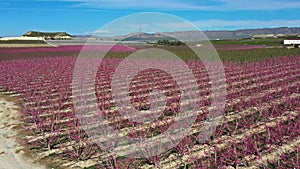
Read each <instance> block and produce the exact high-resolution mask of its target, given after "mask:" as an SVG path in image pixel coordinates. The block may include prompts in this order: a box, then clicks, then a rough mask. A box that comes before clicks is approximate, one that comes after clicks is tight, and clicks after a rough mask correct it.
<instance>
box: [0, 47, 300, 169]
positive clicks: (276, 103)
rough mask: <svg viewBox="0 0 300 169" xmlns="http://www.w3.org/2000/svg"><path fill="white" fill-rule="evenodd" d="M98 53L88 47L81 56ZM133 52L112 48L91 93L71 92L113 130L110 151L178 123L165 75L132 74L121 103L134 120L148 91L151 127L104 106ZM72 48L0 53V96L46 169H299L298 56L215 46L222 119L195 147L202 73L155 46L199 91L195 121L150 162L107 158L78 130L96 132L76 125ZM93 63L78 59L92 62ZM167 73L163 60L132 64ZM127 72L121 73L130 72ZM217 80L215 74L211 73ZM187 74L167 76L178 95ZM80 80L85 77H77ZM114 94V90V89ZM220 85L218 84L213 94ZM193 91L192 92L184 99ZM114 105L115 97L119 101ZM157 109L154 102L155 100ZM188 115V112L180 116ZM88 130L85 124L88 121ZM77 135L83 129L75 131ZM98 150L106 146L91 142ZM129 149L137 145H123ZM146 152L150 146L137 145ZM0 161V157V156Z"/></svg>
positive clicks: (202, 107) (205, 87)
mask: <svg viewBox="0 0 300 169" xmlns="http://www.w3.org/2000/svg"><path fill="white" fill-rule="evenodd" d="M107 47H109V46H108V45H102V46H101V47H99V46H89V47H88V48H87V51H88V52H90V53H95V52H96V51H97V52H99V51H101V49H103V50H104V49H106V48H107ZM148 47H149V46H146V47H141V46H138V47H136V46H125V45H117V46H115V47H114V48H113V49H112V50H111V52H109V53H108V54H107V56H106V57H105V58H104V59H103V61H102V63H101V64H100V65H99V69H98V71H97V74H96V79H95V90H94V91H93V90H89V92H88V93H84V94H81V96H82V97H83V98H89V96H91V95H95V96H96V100H88V101H87V102H88V103H89V104H87V105H85V106H87V107H89V106H90V107H91V109H93V108H92V106H94V104H93V103H97V104H96V106H98V108H99V110H100V112H92V115H91V116H90V118H91V119H93V118H94V119H96V118H98V117H99V116H102V117H104V118H105V119H106V120H107V123H108V124H109V125H110V126H111V127H112V128H114V129H115V130H117V131H118V132H119V135H118V136H117V137H118V138H119V139H120V140H121V141H120V143H119V146H118V149H120V150H124V151H125V152H126V153H129V154H130V152H127V151H126V148H128V147H127V146H128V144H126V142H122V138H123V137H125V136H129V137H132V138H150V137H151V138H153V139H154V140H155V139H159V135H160V134H161V133H162V132H164V131H166V130H167V129H168V128H169V127H170V126H171V125H172V124H174V122H175V121H176V120H177V118H178V116H179V110H180V106H181V105H182V104H187V105H189V104H191V103H190V102H185V103H181V102H180V100H181V92H180V90H179V87H178V84H176V82H175V81H174V79H173V78H172V76H170V75H169V74H168V73H166V72H164V71H161V70H157V69H149V70H145V71H143V72H140V73H139V74H137V75H136V76H135V77H134V79H133V80H132V82H131V84H130V91H129V93H130V94H129V96H130V98H131V100H130V102H131V103H132V105H133V106H134V107H135V109H136V110H138V111H140V114H136V115H134V116H142V115H143V114H145V113H146V112H147V110H148V109H149V107H150V102H149V98H151V91H152V90H153V89H154V88H156V89H160V90H161V91H163V93H164V95H165V96H166V106H164V107H159V108H161V109H162V110H163V114H162V115H160V116H159V117H158V118H157V119H156V120H155V121H153V122H146V123H138V122H132V121H131V120H130V119H128V118H126V117H123V116H122V115H121V114H120V113H119V112H118V108H117V107H116V104H115V102H116V100H114V99H113V96H112V89H111V81H112V75H113V74H114V72H115V70H116V69H117V67H118V65H119V63H121V62H122V61H123V60H124V58H125V57H127V56H128V55H130V54H131V53H132V52H135V51H136V50H137V49H140V48H148ZM81 48H82V46H62V47H57V48H14V49H12V48H0V74H1V76H0V90H1V93H2V94H5V95H14V96H18V98H19V107H20V113H21V120H22V122H24V123H22V127H20V128H21V129H19V130H21V131H22V132H23V133H26V135H25V136H24V137H23V139H22V140H21V141H22V142H23V145H24V146H26V148H27V149H28V150H29V151H30V152H32V153H33V154H35V156H37V157H38V158H39V159H40V161H41V163H42V164H45V165H46V166H47V167H49V168H76V167H79V168H111V169H112V168H169V169H173V168H212V169H215V168H300V161H299V153H300V146H299V145H300V138H299V137H300V132H299V131H300V128H299V127H300V120H299V117H300V50H299V49H291V50H288V49H280V48H274V49H267V48H264V46H259V45H255V46H246V45H238V46H236V45H228V44H226V45H220V44H219V45H216V49H217V50H218V52H219V55H220V58H221V60H222V61H224V68H225V74H226V83H227V93H226V105H225V112H224V117H220V118H221V120H220V123H219V124H218V126H217V128H216V131H215V132H214V133H213V135H212V136H210V139H209V141H207V142H205V143H199V142H198V141H197V136H198V134H199V133H200V132H201V128H202V126H203V123H204V121H205V120H206V117H207V115H208V113H209V110H211V109H214V108H213V107H211V98H212V96H211V83H210V79H209V76H208V72H207V70H206V69H205V67H204V65H203V64H202V62H201V61H200V60H198V59H196V57H195V54H193V52H192V51H190V50H189V49H187V48H186V47H185V46H180V47H160V48H161V49H165V50H169V51H171V52H173V53H175V54H177V55H179V56H180V57H181V58H182V59H183V60H184V62H185V63H186V64H187V65H188V67H189V68H190V69H191V70H192V72H193V74H194V76H195V78H196V82H197V85H198V90H199V97H198V100H197V102H198V103H199V107H198V108H197V112H196V113H197V118H196V121H195V123H194V124H193V127H192V130H191V131H188V132H189V133H188V136H187V137H185V138H184V139H183V140H182V141H181V142H180V143H179V144H177V145H174V148H172V149H170V150H169V151H167V152H165V153H162V154H159V155H156V156H153V157H150V158H137V159H136V158H129V157H126V156H125V155H127V154H126V153H125V154H124V156H115V155H114V154H112V153H110V152H108V151H105V150H103V149H102V148H101V147H99V146H98V145H97V144H95V143H94V142H92V141H91V138H90V137H88V135H87V133H86V132H85V131H87V130H95V129H97V127H99V126H101V125H103V124H99V123H90V124H89V125H86V124H85V125H81V124H80V122H79V120H78V118H77V117H76V115H75V109H74V105H73V98H74V96H73V93H76V91H74V86H76V85H78V84H73V83H72V80H73V77H75V78H77V76H76V75H75V76H73V72H74V66H75V63H76V59H77V56H78V54H79V52H80V50H81ZM93 59H95V58H93V57H87V58H86V60H87V61H89V62H93ZM140 61H141V62H145V61H147V62H150V63H152V64H155V63H157V62H163V63H165V64H166V65H170V66H172V64H174V63H176V62H174V61H173V60H169V59H164V58H163V57H162V58H161V59H156V60H155V59H149V60H145V59H142V58H141V59H140ZM130 70H131V68H130V67H128V69H126V70H124V71H125V73H126V71H128V72H130ZM215 73H218V72H215ZM186 74H187V72H184V71H181V70H177V72H175V75H176V77H178V78H179V79H182V82H183V83H184V86H185V87H186V88H189V87H191V83H190V82H189V81H187V80H186ZM87 76H89V75H87ZM119 83H120V84H119V85H120V86H122V84H123V82H122V81H120V82H119ZM220 87H221V86H220ZM191 92H193V91H191ZM121 95H122V96H123V95H124V97H121V98H118V99H120V100H121V101H122V99H125V96H126V93H121ZM157 101H158V102H159V101H161V100H157ZM184 113H186V114H188V112H184ZM92 122H93V120H92ZM84 129H85V130H84ZM93 139H98V140H100V141H102V142H105V141H111V140H109V139H110V138H104V139H103V138H93ZM130 146H139V145H130ZM147 146H150V147H151V146H154V145H147ZM0 156H1V155H0Z"/></svg>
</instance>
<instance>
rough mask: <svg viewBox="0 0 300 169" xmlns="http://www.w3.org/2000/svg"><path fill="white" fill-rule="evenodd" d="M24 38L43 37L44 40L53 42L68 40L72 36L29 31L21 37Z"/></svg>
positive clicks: (62, 33) (64, 33)
mask: <svg viewBox="0 0 300 169" xmlns="http://www.w3.org/2000/svg"><path fill="white" fill-rule="evenodd" d="M23 36H24V37H43V38H45V39H53V40H56V39H57V40H64V39H65V40H68V39H71V38H72V36H71V35H70V34H68V33H67V32H38V31H29V32H27V33H25V34H24V35H23Z"/></svg>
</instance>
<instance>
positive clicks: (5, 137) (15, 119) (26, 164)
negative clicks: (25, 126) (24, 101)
mask: <svg viewBox="0 0 300 169" xmlns="http://www.w3.org/2000/svg"><path fill="white" fill-rule="evenodd" d="M19 117H20V112H19V111H18V107H17V105H16V104H15V103H14V102H12V101H9V99H7V98H6V97H2V96H0V169H44V168H45V167H43V166H40V165H38V164H36V163H34V162H33V161H32V160H30V159H26V158H25V155H24V151H23V149H24V147H22V146H21V145H20V144H19V143H18V142H17V139H18V131H17V130H16V129H15V128H16V127H17V126H18V125H19V124H20V121H19Z"/></svg>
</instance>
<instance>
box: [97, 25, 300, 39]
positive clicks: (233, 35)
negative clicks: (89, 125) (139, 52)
mask: <svg viewBox="0 0 300 169" xmlns="http://www.w3.org/2000/svg"><path fill="white" fill-rule="evenodd" d="M203 33H205V35H206V36H207V37H208V38H209V39H210V40H216V39H220V40H223V39H242V38H252V37H253V36H255V35H267V34H274V35H277V34H282V35H293V34H295V35H296V34H300V27H294V28H289V27H279V28H261V29H239V30H232V31H231V30H220V31H203ZM197 34H199V32H198V31H181V32H163V33H153V34H149V33H131V34H128V35H124V36H114V37H101V39H104V40H122V41H157V40H163V39H166V40H173V38H172V36H176V37H180V38H182V39H184V40H187V41H193V39H194V38H195V37H197V36H196V35H197Z"/></svg>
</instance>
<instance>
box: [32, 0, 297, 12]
mask: <svg viewBox="0 0 300 169" xmlns="http://www.w3.org/2000/svg"><path fill="white" fill-rule="evenodd" d="M37 1H66V2H77V3H78V4H77V5H76V6H85V7H92V8H102V9H103V8H108V9H131V10H137V9H159V10H207V11H231V10H277V9H289V8H300V1H298V0H208V2H211V3H210V5H201V3H200V4H199V2H195V1H194V2H191V1H182V0H151V1H143V0H37ZM214 4H215V5H214Z"/></svg>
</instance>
